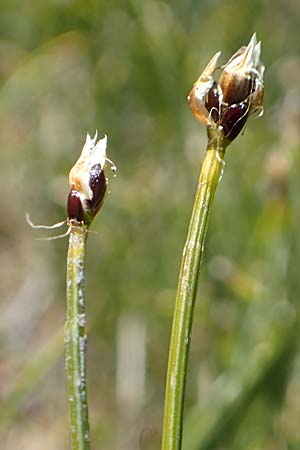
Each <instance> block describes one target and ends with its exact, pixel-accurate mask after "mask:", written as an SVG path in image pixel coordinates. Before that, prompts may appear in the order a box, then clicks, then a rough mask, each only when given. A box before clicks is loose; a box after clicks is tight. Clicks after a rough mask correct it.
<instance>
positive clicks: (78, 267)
mask: <svg viewBox="0 0 300 450" xmlns="http://www.w3.org/2000/svg"><path fill="white" fill-rule="evenodd" d="M85 243H86V228H85V227H84V226H82V227H75V226H73V227H72V228H71V233H70V241H69V252H68V259H67V310H66V324H65V354H66V356H65V357H66V374H67V390H68V400H69V413H70V429H71V448H72V450H89V449H90V437H89V422H88V407H87V392H86V362H85V359H86V333H85V295H84V255H85Z"/></svg>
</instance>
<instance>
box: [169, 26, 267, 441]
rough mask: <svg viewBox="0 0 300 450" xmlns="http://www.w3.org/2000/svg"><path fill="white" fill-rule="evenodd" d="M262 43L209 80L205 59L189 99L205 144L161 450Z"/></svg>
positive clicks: (259, 97)
mask: <svg viewBox="0 0 300 450" xmlns="http://www.w3.org/2000/svg"><path fill="white" fill-rule="evenodd" d="M260 50H261V43H260V42H257V39H256V35H255V34H254V35H253V36H252V38H251V40H250V42H249V44H248V46H243V47H241V48H240V49H239V50H238V51H237V52H236V53H235V54H234V55H233V56H232V57H231V58H230V59H229V61H228V62H227V64H225V66H223V67H222V69H223V70H222V72H221V75H220V78H219V82H218V83H217V82H216V81H214V78H213V76H214V74H215V72H216V70H217V68H218V61H219V57H220V55H221V52H218V53H216V54H215V55H214V56H213V58H212V59H211V60H210V62H209V63H208V65H207V66H206V67H205V69H204V71H203V72H202V73H201V75H200V77H199V78H198V80H197V81H196V82H195V83H194V85H193V88H192V90H191V92H190V94H189V96H188V101H189V106H190V108H191V111H192V113H193V115H194V116H195V117H196V118H197V119H198V120H199V121H200V122H201V123H202V124H204V125H205V126H206V129H207V136H208V143H207V150H206V154H205V158H204V161H203V163H202V167H201V170H200V176H199V182H198V187H197V192H196V197H195V202H194V207H193V211H192V216H191V220H190V225H189V229H188V234H187V239H186V243H185V246H184V250H183V256H182V261H181V268H180V273H179V280H178V288H177V296H176V302H175V310H174V315H173V324H172V332H171V341H170V349H169V361H168V369H167V381H166V393H165V410H164V422H163V435H162V450H180V449H181V443H182V422H183V408H184V395H185V384H186V375H187V363H188V356H189V347H190V339H191V333H192V324H193V311H194V306H195V299H196V292H197V285H198V277H199V270H200V264H201V259H202V256H203V251H204V243H205V236H206V232H207V224H208V218H209V214H210V211H211V208H212V204H213V200H214V196H215V191H216V188H217V186H218V183H219V180H220V178H221V176H222V173H223V169H224V165H225V162H224V157H225V150H226V148H227V147H228V145H229V144H230V143H231V142H232V141H233V140H234V139H235V138H236V137H237V135H238V134H239V133H240V132H241V131H242V129H243V128H244V126H245V123H246V121H247V119H248V117H249V116H251V115H253V114H255V115H257V116H261V115H262V112H263V106H262V102H263V93H264V87H263V73H264V66H263V64H262V63H261V61H260Z"/></svg>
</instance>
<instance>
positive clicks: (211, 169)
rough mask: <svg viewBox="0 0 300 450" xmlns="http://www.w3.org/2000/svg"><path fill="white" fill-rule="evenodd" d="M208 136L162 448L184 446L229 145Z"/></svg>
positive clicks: (179, 305)
mask: <svg viewBox="0 0 300 450" xmlns="http://www.w3.org/2000/svg"><path fill="white" fill-rule="evenodd" d="M208 137H209V142H208V146H207V151H206V155H205V159H204V161H203V163H202V168H201V172H200V177H199V183H198V189H197V193H196V198H195V203H194V207H193V212H192V217H191V221H190V226H189V230H188V235H187V240H186V243H185V247H184V250H183V256H182V263H181V269H180V274H179V281H178V288H177V296H176V304H175V311H174V316H173V326H172V333H171V342H170V350H169V363H168V372H167V383H166V396H165V412H164V424H163V437H162V450H180V449H181V441H182V420H183V405H184V393H185V381H186V370H187V361H188V354H189V346H190V338H191V330H192V322H193V310H194V304H195V298H196V290H197V281H198V274H199V269H200V263H201V258H202V255H203V246H204V241H205V235H206V229H207V221H208V216H209V212H210V209H211V205H212V202H213V199H214V194H215V190H216V187H217V184H218V180H219V178H220V175H221V173H222V169H223V165H224V162H223V158H224V154H225V147H226V145H225V143H224V142H223V141H222V139H221V138H220V136H219V134H218V130H217V129H213V130H208Z"/></svg>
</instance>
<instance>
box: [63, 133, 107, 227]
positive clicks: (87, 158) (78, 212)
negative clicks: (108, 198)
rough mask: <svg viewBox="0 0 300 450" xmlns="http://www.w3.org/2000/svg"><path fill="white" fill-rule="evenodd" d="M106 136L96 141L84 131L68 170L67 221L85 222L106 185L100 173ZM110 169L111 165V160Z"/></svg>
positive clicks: (89, 217)
mask: <svg viewBox="0 0 300 450" xmlns="http://www.w3.org/2000/svg"><path fill="white" fill-rule="evenodd" d="M106 146H107V137H106V136H104V138H103V139H99V141H98V142H97V132H96V134H95V136H94V138H91V137H90V135H89V134H87V137H86V141H85V144H84V147H83V149H82V152H81V155H80V157H79V159H78V161H77V162H76V164H75V165H74V166H73V167H72V169H71V171H70V174H69V183H70V192H69V196H68V202H67V212H68V222H69V223H70V224H85V225H89V224H90V223H91V222H92V220H93V219H94V217H95V215H96V214H97V212H98V211H99V209H100V208H101V206H102V204H103V200H104V196H105V192H106V188H107V178H106V177H105V174H104V167H105V163H106V162H107V161H108V162H110V163H111V161H110V160H109V159H108V158H107V157H106ZM112 170H114V171H115V166H114V165H113V164H112Z"/></svg>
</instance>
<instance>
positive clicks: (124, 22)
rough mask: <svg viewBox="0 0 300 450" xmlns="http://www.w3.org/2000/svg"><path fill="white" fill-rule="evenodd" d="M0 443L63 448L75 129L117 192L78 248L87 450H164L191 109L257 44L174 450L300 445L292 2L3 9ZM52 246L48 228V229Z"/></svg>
mask: <svg viewBox="0 0 300 450" xmlns="http://www.w3.org/2000/svg"><path fill="white" fill-rule="evenodd" d="M0 8H1V14H0V30H1V31H0V84H1V89H0V148H1V152H0V167H1V177H0V189H1V211H2V213H1V222H0V245H1V254H0V258H1V259H0V270H1V286H0V289H1V296H0V317H1V320H0V380H1V381H0V389H1V390H0V405H1V408H0V441H1V449H2V450H8V449H16V450H40V449H41V448H42V449H43V450H53V449H68V448H69V434H68V419H67V408H66V393H65V380H64V362H63V338H62V334H61V333H62V328H63V325H64V316H65V299H64V279H65V258H66V251H67V239H62V240H58V241H37V240H35V238H36V237H44V236H47V235H49V234H47V232H41V231H36V230H31V229H30V228H29V227H28V225H27V224H26V222H25V213H26V212H29V213H30V215H31V218H32V220H33V221H34V222H35V223H42V224H51V223H54V222H56V221H60V220H63V219H64V218H65V216H66V212H65V203H66V196H67V192H68V181H67V175H68V172H69V170H70V168H71V166H72V165H73V164H74V162H75V161H76V159H77V158H78V156H79V153H80V151H81V148H82V146H83V143H84V140H85V135H86V132H87V131H89V132H90V134H91V135H93V134H94V132H95V130H96V129H98V131H99V134H100V136H103V135H104V133H107V134H108V139H109V148H108V156H109V157H110V158H111V159H112V160H113V161H114V162H115V163H116V164H117V166H118V172H117V177H114V176H113V174H111V173H110V170H109V168H107V176H108V177H109V190H110V193H109V195H107V198H106V201H105V205H104V207H103V209H102V211H101V213H100V214H99V216H98V217H97V219H96V220H95V223H94V224H93V226H92V229H93V230H94V231H96V232H97V234H90V236H89V239H88V254H87V309H88V336H89V346H88V388H89V398H90V421H91V440H92V448H93V449H94V450H95V449H100V448H101V449H107V450H129V449H130V450H135V449H142V450H152V449H153V450H154V449H158V448H159V446H160V437H161V420H162V414H163V401H164V387H165V374H166V365H167V354H168V345H169V336H170V328H171V321H172V313H173V306H174V298H175V290H176V283H177V276H178V267H179V262H180V258H181V253H182V249H183V245H184V241H185V236H186V231H187V226H188V222H189V217H190V212H191V208H192V204H193V199H194V193H195V189H196V183H197V177H198V173H199V168H200V164H201V160H202V158H203V155H204V151H205V145H206V133H205V129H204V127H202V126H201V125H200V124H199V123H197V121H196V120H195V119H194V118H193V117H192V115H191V113H190V111H189V108H188V106H187V102H186V96H187V93H188V92H189V90H190V88H191V86H192V83H193V82H194V81H195V79H196V78H197V77H198V75H199V73H200V71H201V70H202V69H203V68H204V66H205V65H206V63H207V62H208V60H209V59H210V57H211V56H212V55H213V54H214V53H215V52H216V51H218V50H222V62H224V63H225V62H226V60H227V59H228V58H229V57H230V55H231V54H232V53H233V52H235V51H236V50H237V49H238V48H239V47H240V46H241V45H243V44H247V43H248V41H249V39H250V37H251V35H252V33H253V32H254V31H256V32H257V35H258V39H261V40H262V60H263V62H264V63H265V65H266V74H265V92H266V93H265V114H264V116H263V118H262V119H259V120H249V121H248V124H247V127H246V130H245V132H244V134H243V135H242V136H240V137H239V138H237V139H236V141H235V142H234V143H233V144H232V145H231V146H230V147H229V149H228V151H227V155H226V167H225V172H224V176H223V179H222V181H221V183H220V185H219V187H218V191H217V195H216V199H215V204H214V207H213V212H212V215H211V217H210V226H209V232H208V236H207V244H206V251H205V257H204V264H203V270H202V273H201V277H200V285H199V295H198V299H197V306H196V310H195V322H194V331H193V339H192V346H191V358H190V364H189V375H188V385H187V397H186V408H185V418H186V420H185V435H184V450H196V449H199V450H204V449H214V450H217V449H220V450H221V449H222V450H224V449H232V450H238V449H243V450H258V449H260V450H286V449H300V428H299V421H300V352H299V347H298V341H299V332H298V330H299V329H300V327H299V294H300V277H299V269H298V268H299V267H300V256H299V255H300V241H299V235H298V227H299V219H300V213H299V206H300V201H299V160H300V156H299V126H300V117H299V110H300V103H299V102H300V101H299V98H300V96H299V79H300V39H299V28H300V3H299V1H298V0H285V1H283V0H275V1H271V0H268V1H258V0H245V1H241V0H239V1H235V0H229V1H226V2H225V1H218V0H214V1H209V0H202V1H195V0H185V1H179V0H174V1H165V2H160V1H149V0H144V1H142V0H131V1H130V0H129V1H120V0H111V1H103V0H102V1H101V0H100V1H96V0H74V1H72V0H43V1H41V2H38V1H34V0H25V1H24V2H20V1H17V0H1V1H0ZM50 234H51V233H50Z"/></svg>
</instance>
